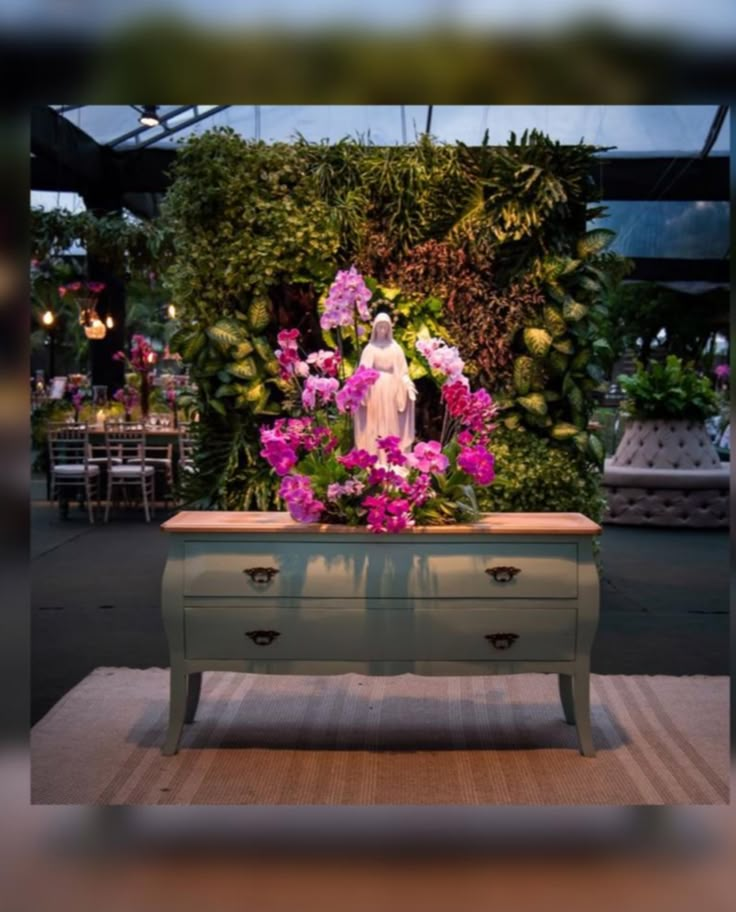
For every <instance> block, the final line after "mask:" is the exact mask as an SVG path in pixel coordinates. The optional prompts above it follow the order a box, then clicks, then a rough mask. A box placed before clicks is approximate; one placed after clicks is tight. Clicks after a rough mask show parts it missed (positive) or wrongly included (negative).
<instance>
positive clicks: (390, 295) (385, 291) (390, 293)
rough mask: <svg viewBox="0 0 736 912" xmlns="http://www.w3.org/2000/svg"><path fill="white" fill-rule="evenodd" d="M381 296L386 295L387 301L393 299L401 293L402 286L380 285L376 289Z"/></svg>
mask: <svg viewBox="0 0 736 912" xmlns="http://www.w3.org/2000/svg"><path fill="white" fill-rule="evenodd" d="M376 290H377V291H378V292H379V293H380V294H381V297H384V298H385V299H386V300H387V301H393V300H394V298H397V297H398V296H399V295H400V294H401V289H400V288H387V287H386V286H385V285H379V286H378V287H377V289H376Z"/></svg>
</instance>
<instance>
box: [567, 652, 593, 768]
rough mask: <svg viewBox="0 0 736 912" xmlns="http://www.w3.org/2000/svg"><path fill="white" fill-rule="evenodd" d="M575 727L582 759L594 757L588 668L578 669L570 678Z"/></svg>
mask: <svg viewBox="0 0 736 912" xmlns="http://www.w3.org/2000/svg"><path fill="white" fill-rule="evenodd" d="M572 694H573V705H574V709H575V727H576V728H577V732H578V741H579V742H580V753H581V754H582V755H583V756H584V757H595V748H594V747H593V734H592V732H591V730H590V668H589V667H587V666H586V667H585V668H584V669H578V670H577V671H576V672H575V674H574V675H573V678H572Z"/></svg>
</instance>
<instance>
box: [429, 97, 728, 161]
mask: <svg viewBox="0 0 736 912" xmlns="http://www.w3.org/2000/svg"><path fill="white" fill-rule="evenodd" d="M716 111H717V106H716V105H513V106H511V105H509V106H505V105H503V106H490V105H485V106H481V105H438V106H437V107H435V109H434V112H433V115H432V133H433V134H434V135H435V136H437V137H439V138H441V139H443V140H446V141H448V142H453V141H454V140H458V139H459V140H462V142H465V143H470V144H477V143H479V142H480V141H481V139H482V137H483V133H484V131H485V130H486V129H487V130H488V138H489V142H490V143H491V145H503V144H504V143H505V142H506V141H507V140H508V138H509V135H510V133H511V131H513V132H515V133H516V135H517V136H520V135H521V134H522V133H523V132H524V130H527V129H528V130H531V129H533V128H536V129H538V130H541V131H542V132H543V133H547V134H548V135H549V136H550V137H552V139H555V140H559V142H561V143H565V144H568V143H569V144H574V143H577V142H579V141H580V140H581V139H582V140H583V141H584V142H586V143H591V144H592V145H596V146H616V147H617V149H618V150H619V151H625V152H639V153H653V152H663V151H664V152H686V153H692V152H700V150H701V149H702V147H703V144H704V143H705V138H706V136H707V135H708V131H709V129H710V126H711V124H712V122H713V118H714V117H715V114H716ZM724 143H725V145H724ZM720 148H723V150H724V151H727V150H728V132H727V127H726V125H725V124H724V126H723V128H722V130H721V136H720Z"/></svg>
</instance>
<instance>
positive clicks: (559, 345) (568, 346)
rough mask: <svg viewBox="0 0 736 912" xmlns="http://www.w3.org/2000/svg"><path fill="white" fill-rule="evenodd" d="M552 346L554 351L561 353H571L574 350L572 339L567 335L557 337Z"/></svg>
mask: <svg viewBox="0 0 736 912" xmlns="http://www.w3.org/2000/svg"><path fill="white" fill-rule="evenodd" d="M554 348H555V350H556V351H558V352H562V354H563V355H571V354H572V353H573V352H574V351H575V346H574V345H573V341H572V339H570V338H569V337H568V338H566V339H557V341H556V342H554Z"/></svg>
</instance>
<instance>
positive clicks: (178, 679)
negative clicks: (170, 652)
mask: <svg viewBox="0 0 736 912" xmlns="http://www.w3.org/2000/svg"><path fill="white" fill-rule="evenodd" d="M170 680H171V684H170V695H169V730H168V732H167V733H166V741H165V742H164V746H163V747H162V748H161V753H162V754H163V755H164V756H165V757H170V756H171V755H172V754H175V753H176V752H177V751H178V750H179V739H180V738H181V729H182V726H183V725H184V716H185V714H186V710H187V673H186V672H185V671H182V670H181V669H179V668H176V667H175V666H174V665H172V666H171V679H170Z"/></svg>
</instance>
